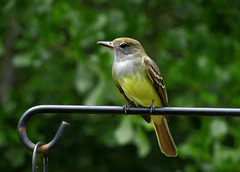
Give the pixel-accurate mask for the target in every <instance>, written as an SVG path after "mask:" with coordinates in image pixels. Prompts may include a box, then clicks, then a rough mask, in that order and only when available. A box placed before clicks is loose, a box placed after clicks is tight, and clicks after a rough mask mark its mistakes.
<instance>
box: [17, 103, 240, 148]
mask: <svg viewBox="0 0 240 172" xmlns="http://www.w3.org/2000/svg"><path fill="white" fill-rule="evenodd" d="M40 113H70V114H72V113H80V114H124V115H125V111H124V108H123V107H122V106H72V105H71V106H69V105H41V106H35V107H32V108H30V109H29V110H27V111H26V112H25V113H24V114H23V116H22V117H21V118H20V120H19V123H18V126H17V131H18V137H19V139H20V141H21V143H22V144H23V145H24V146H25V147H26V148H27V149H28V150H30V151H33V149H34V147H35V144H34V143H32V142H31V141H30V140H29V139H28V137H27V132H26V126H27V122H28V121H29V120H30V118H31V117H33V116H34V115H36V114H40ZM127 114H128V115H137V114H142V115H147V114H151V115H175V116H178V115H180V116H229V117H230V116H231V117H240V109H239V108H189V107H155V108H154V109H152V112H151V109H149V108H144V107H130V108H129V109H128V110H127ZM68 127H69V124H68V123H66V122H64V121H63V122H62V124H61V125H60V127H59V129H58V131H57V133H56V135H55V137H54V138H53V140H52V141H51V142H49V143H48V144H46V145H41V146H40V147H39V149H38V153H48V152H49V151H51V150H53V149H54V148H55V147H56V146H57V145H58V144H59V142H60V141H61V139H62V137H63V136H64V134H65V132H66V130H67V128H68Z"/></svg>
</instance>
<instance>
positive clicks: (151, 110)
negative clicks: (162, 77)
mask: <svg viewBox="0 0 240 172" xmlns="http://www.w3.org/2000/svg"><path fill="white" fill-rule="evenodd" d="M148 108H149V109H150V114H152V112H153V110H154V109H155V105H154V100H153V101H152V104H151V105H150V106H148Z"/></svg>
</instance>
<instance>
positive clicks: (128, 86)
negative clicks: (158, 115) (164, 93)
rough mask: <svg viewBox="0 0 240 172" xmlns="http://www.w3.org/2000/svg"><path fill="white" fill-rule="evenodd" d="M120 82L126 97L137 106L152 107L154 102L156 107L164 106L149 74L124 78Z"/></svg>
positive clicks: (136, 74)
mask: <svg viewBox="0 0 240 172" xmlns="http://www.w3.org/2000/svg"><path fill="white" fill-rule="evenodd" d="M118 82H119V85H120V86H121V87H122V89H123V91H124V93H125V95H126V96H127V97H128V98H129V99H130V100H131V101H133V102H134V103H135V104H136V105H138V106H139V105H140V106H150V105H152V101H154V105H155V106H158V107H160V106H162V103H161V99H160V98H159V95H158V93H157V91H156V89H155V87H154V85H153V83H152V82H151V80H150V79H149V78H148V75H147V74H140V73H135V74H132V75H131V76H125V77H123V78H122V79H121V80H120V81H118Z"/></svg>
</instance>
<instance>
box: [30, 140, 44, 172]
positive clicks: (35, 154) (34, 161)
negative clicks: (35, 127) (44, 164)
mask: <svg viewBox="0 0 240 172" xmlns="http://www.w3.org/2000/svg"><path fill="white" fill-rule="evenodd" d="M41 144H42V143H41V142H38V143H37V144H36V146H35V147H34V149H33V156H32V172H37V168H38V167H37V150H38V147H39V146H40V145H41Z"/></svg>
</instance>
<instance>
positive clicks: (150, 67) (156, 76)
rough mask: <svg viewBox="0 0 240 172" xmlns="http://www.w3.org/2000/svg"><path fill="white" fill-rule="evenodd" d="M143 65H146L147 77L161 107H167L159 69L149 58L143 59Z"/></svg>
mask: <svg viewBox="0 0 240 172" xmlns="http://www.w3.org/2000/svg"><path fill="white" fill-rule="evenodd" d="M143 63H144V64H145V65H146V68H147V73H148V76H149V77H150V79H151V80H152V82H153V84H154V87H155V88H156V90H157V92H158V95H159V97H160V99H161V101H162V104H163V106H168V98H167V90H166V86H165V84H164V82H163V78H162V74H161V72H160V70H159V68H158V67H157V65H156V63H155V62H154V61H153V60H152V59H150V58H149V57H145V58H143Z"/></svg>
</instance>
